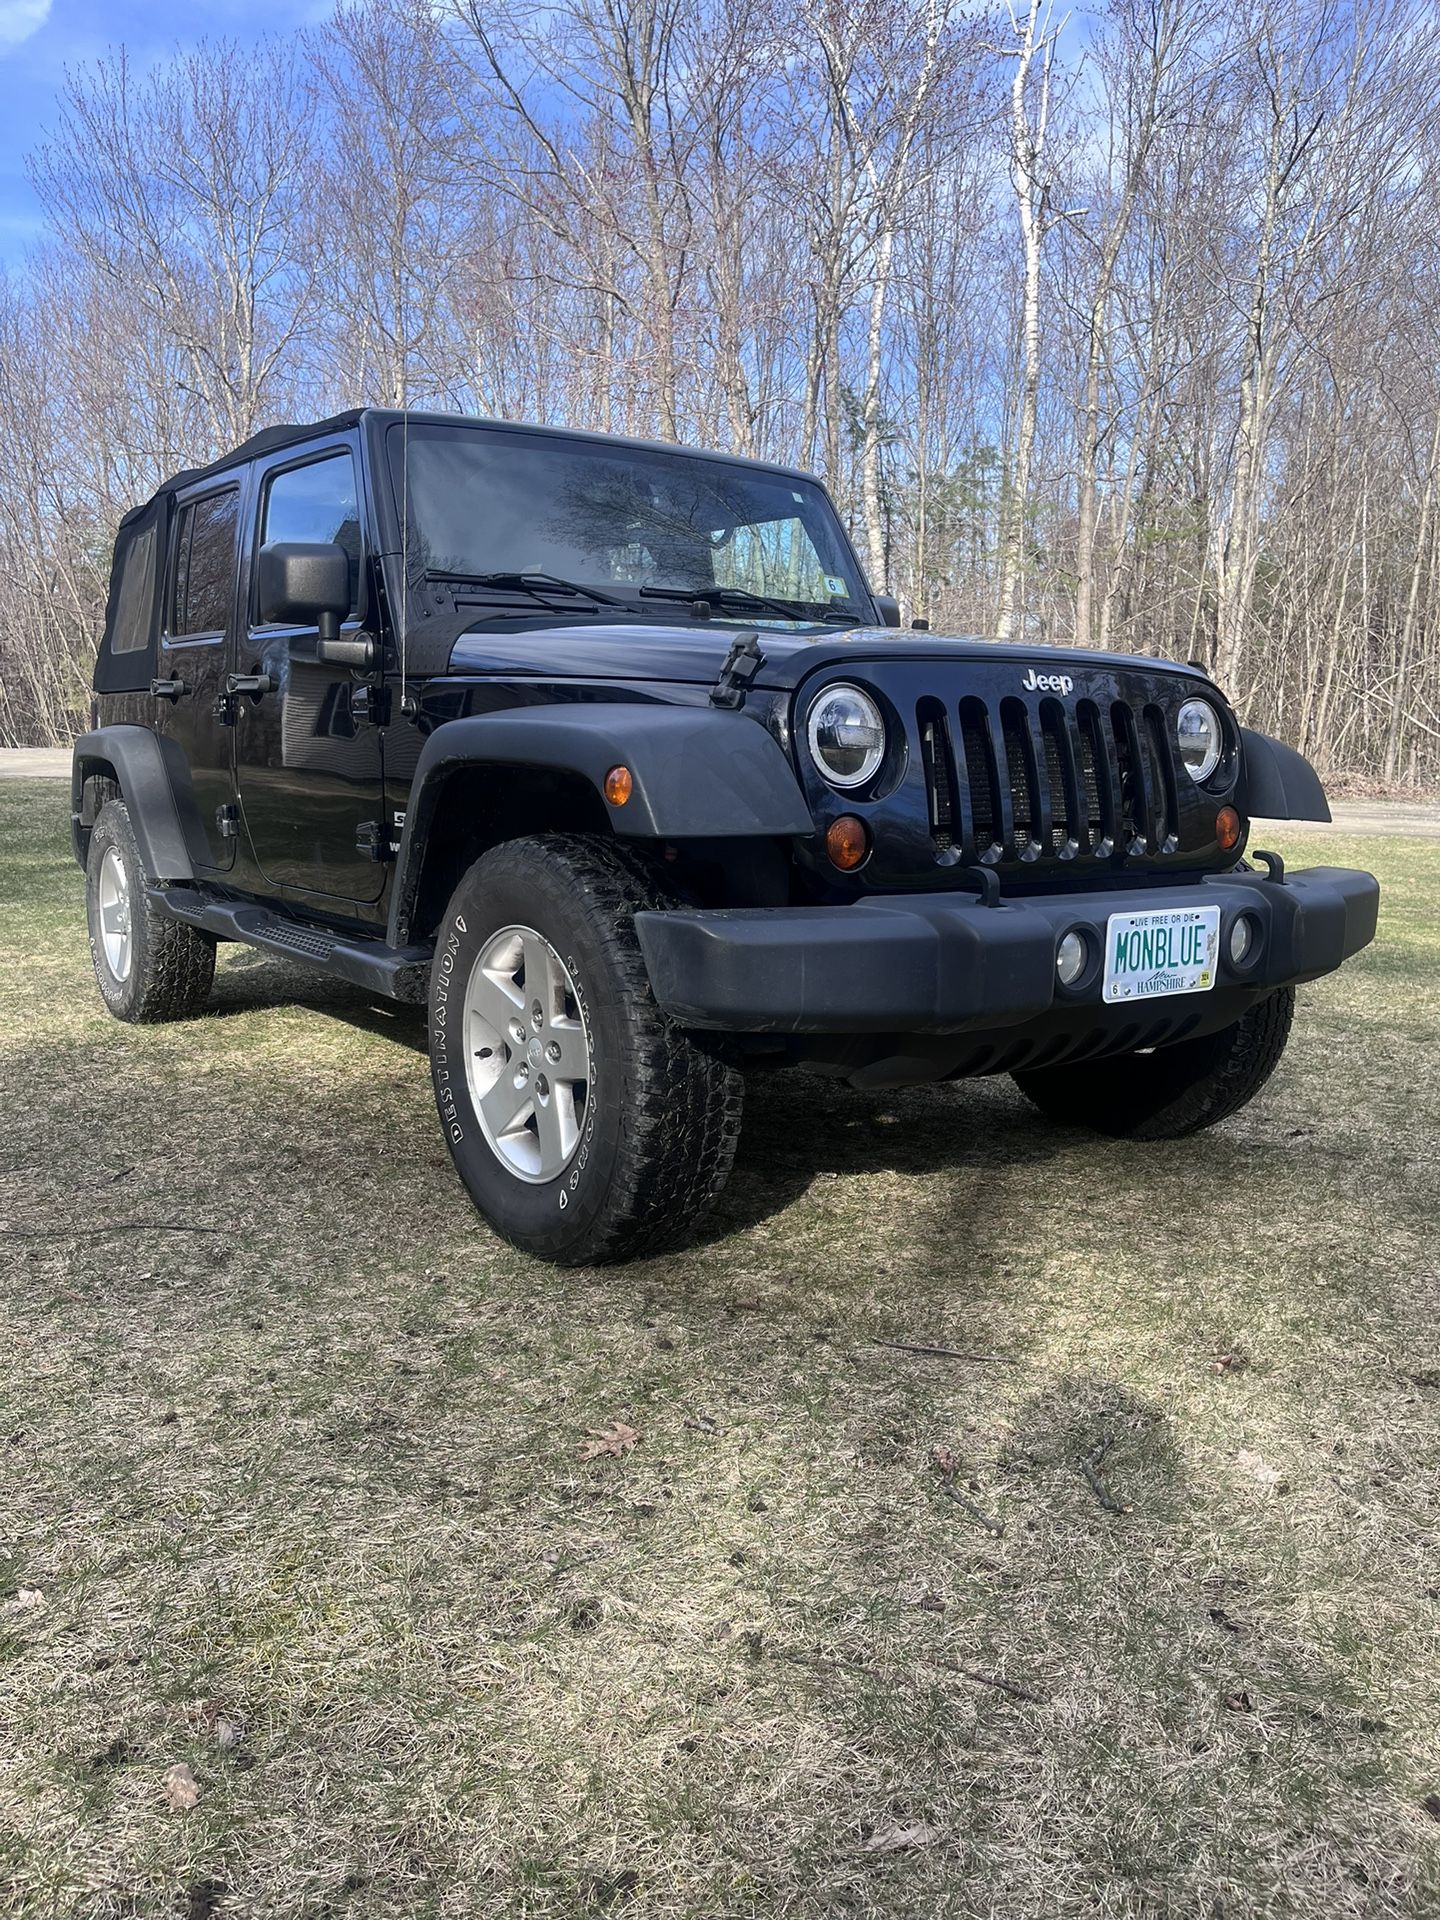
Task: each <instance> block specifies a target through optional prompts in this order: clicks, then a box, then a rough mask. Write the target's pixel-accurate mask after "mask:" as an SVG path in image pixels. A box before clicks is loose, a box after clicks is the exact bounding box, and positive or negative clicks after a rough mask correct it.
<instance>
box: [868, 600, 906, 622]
mask: <svg viewBox="0 0 1440 1920" xmlns="http://www.w3.org/2000/svg"><path fill="white" fill-rule="evenodd" d="M870 598H871V599H872V600H873V601H874V602H875V604H876V606H877V607H878V608H879V609H880V620H881V624H882V625H884V626H887V627H898V626H899V624H900V602H899V601H898V600H897V599H896V598H895V596H894V594H893V593H872V594H871V596H870Z"/></svg>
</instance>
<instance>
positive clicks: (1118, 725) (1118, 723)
mask: <svg viewBox="0 0 1440 1920" xmlns="http://www.w3.org/2000/svg"><path fill="white" fill-rule="evenodd" d="M1110 721H1111V725H1112V727H1113V728H1114V733H1115V770H1116V773H1117V775H1118V776H1119V783H1120V835H1121V840H1122V842H1123V844H1124V846H1125V847H1126V849H1127V850H1128V851H1129V852H1131V853H1144V852H1145V850H1146V848H1147V847H1148V846H1153V845H1155V844H1157V843H1156V841H1155V839H1154V832H1155V801H1154V795H1153V790H1152V783H1151V778H1150V770H1149V768H1148V767H1147V765H1146V763H1145V749H1144V746H1143V745H1142V743H1141V739H1140V729H1139V728H1138V727H1137V726H1136V724H1135V715H1134V714H1133V713H1132V712H1131V710H1130V708H1129V707H1127V706H1126V705H1125V704H1124V702H1123V701H1120V700H1117V701H1116V702H1115V704H1114V706H1113V707H1112V708H1111V709H1110Z"/></svg>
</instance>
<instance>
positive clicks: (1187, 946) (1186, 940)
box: [1104, 907, 1220, 1000]
mask: <svg viewBox="0 0 1440 1920" xmlns="http://www.w3.org/2000/svg"><path fill="white" fill-rule="evenodd" d="M1219 950H1220V909H1219V907H1158V908H1154V909H1152V911H1151V912H1149V913H1112V914H1111V916H1110V918H1109V920H1108V922H1107V923H1106V927H1105V986H1104V997H1105V999H1107V1000H1159V999H1161V998H1162V997H1163V996H1164V995H1166V994H1170V993H1208V992H1209V991H1210V989H1211V987H1213V986H1214V984H1215V956H1216V954H1217V953H1218V952H1219Z"/></svg>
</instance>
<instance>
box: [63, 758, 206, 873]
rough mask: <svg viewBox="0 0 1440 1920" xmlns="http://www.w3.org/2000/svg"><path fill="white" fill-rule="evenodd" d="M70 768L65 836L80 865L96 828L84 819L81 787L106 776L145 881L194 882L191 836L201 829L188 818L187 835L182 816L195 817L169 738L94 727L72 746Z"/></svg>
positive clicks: (181, 761)
mask: <svg viewBox="0 0 1440 1920" xmlns="http://www.w3.org/2000/svg"><path fill="white" fill-rule="evenodd" d="M70 768H71V770H70V837H71V845H72V847H73V848H74V852H75V857H76V859H77V860H78V861H79V862H80V864H81V865H82V866H83V865H84V864H85V860H86V857H87V855H88V853H89V850H90V829H91V828H92V827H93V826H94V824H95V822H94V820H93V818H87V817H86V816H87V808H86V804H85V783H86V781H87V780H89V779H91V778H93V777H94V776H96V775H111V776H113V777H114V779H115V780H116V782H117V783H118V784H119V787H120V793H121V796H122V798H123V799H124V801H125V807H126V811H127V812H128V813H129V815H130V825H131V826H132V827H133V828H134V831H135V844H136V847H137V848H138V850H139V854H140V864H141V866H142V867H143V868H144V869H145V875H146V878H147V879H149V880H153V881H167V880H168V881H176V880H181V881H185V880H193V879H194V878H195V862H194V848H195V846H196V844H197V841H196V838H195V836H196V835H198V834H199V832H200V827H199V821H198V819H195V818H192V819H190V823H189V824H190V831H189V832H188V833H187V831H186V817H187V815H193V814H194V803H193V801H192V800H191V798H190V779H189V771H188V768H187V767H186V764H185V756H184V754H183V753H182V752H181V751H180V749H179V747H178V746H177V745H176V743H175V742H174V741H173V740H167V739H165V738H164V737H163V736H162V735H160V734H157V733H151V732H150V731H149V730H148V728H145V727H136V726H124V725H117V726H110V727H97V728H96V729H95V731H94V732H93V733H82V734H81V735H80V738H79V739H78V740H77V741H76V742H75V747H74V752H73V756H72V759H71V763H70Z"/></svg>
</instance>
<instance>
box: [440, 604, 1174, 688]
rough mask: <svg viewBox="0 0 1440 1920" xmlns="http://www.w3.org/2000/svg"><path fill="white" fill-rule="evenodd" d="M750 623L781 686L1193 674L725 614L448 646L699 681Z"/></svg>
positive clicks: (570, 667) (1132, 660) (553, 627)
mask: <svg viewBox="0 0 1440 1920" xmlns="http://www.w3.org/2000/svg"><path fill="white" fill-rule="evenodd" d="M752 631H753V632H757V633H758V635H759V641H760V651H761V653H762V654H763V655H764V665H763V666H762V667H761V669H760V672H759V674H758V675H757V677H756V680H755V682H754V684H755V685H756V686H757V687H760V688H766V689H769V690H772V691H775V692H788V691H789V690H791V689H792V688H794V687H797V686H798V685H799V684H800V682H801V681H802V680H805V679H807V678H808V677H809V676H810V675H811V674H813V673H818V672H821V671H822V670H827V669H828V670H831V671H834V670H839V671H841V672H845V671H851V670H853V671H856V672H860V671H862V670H863V668H864V667H865V665H866V664H867V663H870V662H876V663H883V662H886V661H897V660H911V661H919V662H924V661H933V662H934V664H935V666H936V668H937V669H943V668H945V667H949V666H955V665H959V664H961V663H963V662H965V661H976V660H983V661H985V662H986V663H987V664H988V665H990V666H992V667H993V666H994V665H995V664H996V663H997V661H998V662H1003V661H1005V660H1007V659H1008V660H1012V661H1013V662H1014V663H1015V669H1016V673H1017V674H1021V673H1023V672H1024V671H1025V669H1026V668H1027V667H1029V666H1034V667H1035V668H1036V670H1037V672H1045V673H1061V672H1072V671H1077V670H1078V672H1079V673H1085V672H1087V671H1088V672H1090V673H1094V672H1095V671H1096V670H1097V668H1098V669H1101V670H1103V669H1104V668H1106V667H1112V668H1113V667H1125V666H1145V667H1149V668H1150V669H1152V670H1153V669H1154V668H1155V667H1157V666H1160V667H1163V668H1166V669H1168V670H1170V671H1173V672H1175V673H1178V674H1183V675H1186V676H1189V677H1192V678H1195V679H1204V678H1205V676H1204V675H1203V674H1202V673H1201V672H1200V671H1199V669H1197V668H1195V667H1191V666H1187V665H1184V664H1182V663H1181V662H1179V661H1174V660H1156V659H1154V658H1151V657H1145V656H1141V655H1137V654H1121V653H1099V652H1096V651H1094V650H1093V649H1091V648H1076V647H1040V646H1016V645H1007V644H1002V643H1001V642H1000V641H996V640H983V639H980V638H978V637H976V636H975V635H963V634H953V635H952V634H936V633H914V632H911V631H909V630H907V629H903V628H897V627H853V628H849V629H846V630H844V631H840V632H837V631H836V630H835V629H834V628H814V627H812V628H802V629H801V630H800V631H798V632H793V631H780V630H777V629H774V628H767V627H759V628H747V627H744V626H738V625H736V624H735V623H734V622H731V621H726V622H724V623H723V624H722V623H721V622H719V621H715V622H713V623H709V624H706V625H703V626H702V625H690V626H678V625H670V624H668V623H666V622H662V621H643V620H637V621H628V622H609V621H604V622H601V621H593V620H592V621H585V622H581V621H574V620H561V621H553V622H552V621H544V620H523V621H515V620H507V621H505V622H504V624H503V625H499V624H498V623H491V622H487V621H477V622H476V623H475V624H474V625H473V626H472V627H470V628H468V629H467V630H466V631H465V632H464V633H462V634H461V635H460V637H459V639H458V640H457V641H456V642H455V645H454V647H453V649H452V651H451V655H450V672H451V673H453V674H487V675H490V674H494V675H497V676H503V677H504V678H506V679H515V678H535V679H547V680H553V679H555V678H556V677H557V676H558V677H563V678H566V679H570V678H574V679H577V680H624V681H652V682H657V683H662V684H663V683H666V682H669V683H671V684H676V683H678V684H689V685H699V686H706V685H709V684H710V683H711V682H713V681H714V680H715V678H716V676H717V675H718V674H719V672H720V668H721V666H722V665H723V663H724V660H725V656H726V654H727V653H728V652H729V651H730V648H731V646H732V645H733V643H734V641H735V638H736V635H737V634H738V633H745V632H752Z"/></svg>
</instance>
